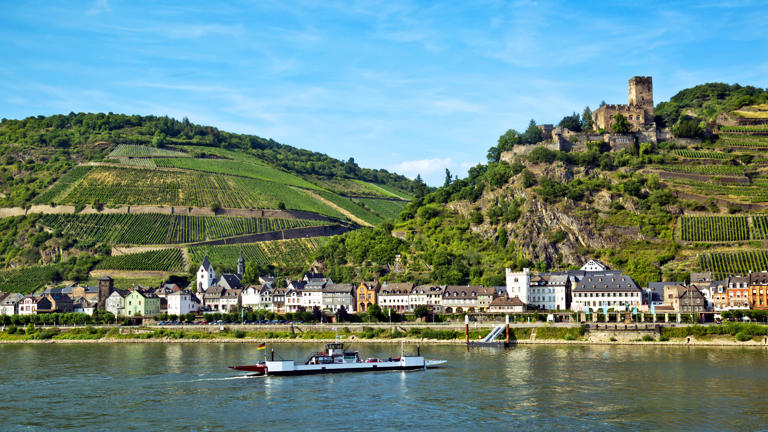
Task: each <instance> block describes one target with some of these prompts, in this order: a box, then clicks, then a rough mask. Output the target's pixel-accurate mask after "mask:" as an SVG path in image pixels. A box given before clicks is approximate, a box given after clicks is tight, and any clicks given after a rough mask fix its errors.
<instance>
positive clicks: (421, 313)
mask: <svg viewBox="0 0 768 432" xmlns="http://www.w3.org/2000/svg"><path fill="white" fill-rule="evenodd" d="M413 314H414V315H415V316H416V318H424V317H426V316H428V315H429V308H428V307H426V306H424V305H420V306H416V308H415V309H414V310H413Z"/></svg>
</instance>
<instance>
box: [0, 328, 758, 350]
mask: <svg viewBox="0 0 768 432" xmlns="http://www.w3.org/2000/svg"><path fill="white" fill-rule="evenodd" d="M489 331H490V329H489V328H482V329H471V330H470V333H469V340H470V342H477V341H479V340H480V339H482V338H483V337H485V336H486V335H487V334H488V332H489ZM336 336H343V337H344V341H345V342H351V343H365V342H382V343H387V342H394V343H399V342H405V343H435V344H463V343H465V341H466V339H465V334H464V332H463V331H460V330H456V329H439V328H431V327H413V328H403V327H398V326H393V327H389V328H386V327H368V326H362V327H357V328H354V329H350V328H349V327H338V331H333V330H331V329H328V328H320V329H318V328H312V326H311V325H310V326H301V327H299V326H296V327H293V328H290V329H282V330H276V329H268V328H267V329H253V328H246V327H241V326H238V325H233V326H223V327H218V328H217V329H216V330H213V329H209V328H206V329H199V330H198V329H181V328H180V329H173V328H158V327H148V326H129V327H118V326H110V327H93V326H90V325H88V326H85V327H76V328H61V327H37V326H35V325H34V324H32V323H30V324H27V325H26V326H14V325H10V326H6V327H5V328H4V329H3V331H2V332H0V343H57V342H59V343H78V342H82V343H89V342H90V343H100V342H103V343H111V342H214V343H216V342H221V343H226V342H232V343H253V342H264V341H272V342H288V343H290V342H326V341H332V340H334V339H335V338H336ZM505 339H506V337H505V335H504V333H503V332H502V334H501V335H500V336H499V338H498V339H497V342H503V341H504V340H505ZM510 342H512V343H517V344H542V345H550V344H601V345H610V344H643V345H649V344H650V345H654V344H655V345H710V346H768V326H766V325H760V324H745V323H726V324H723V325H708V326H700V325H693V326H685V327H663V328H661V331H660V334H659V332H658V331H657V332H642V333H638V332H631V331H620V330H619V331H589V330H587V328H586V327H585V326H580V327H555V326H541V327H522V328H515V327H512V328H511V329H510Z"/></svg>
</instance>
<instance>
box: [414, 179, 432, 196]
mask: <svg viewBox="0 0 768 432" xmlns="http://www.w3.org/2000/svg"><path fill="white" fill-rule="evenodd" d="M414 183H416V185H415V186H414V188H413V192H414V196H415V197H416V198H423V197H424V195H426V194H427V192H429V186H427V184H426V183H424V180H422V179H421V174H416V180H414Z"/></svg>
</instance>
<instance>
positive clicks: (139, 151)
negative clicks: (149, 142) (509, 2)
mask: <svg viewBox="0 0 768 432" xmlns="http://www.w3.org/2000/svg"><path fill="white" fill-rule="evenodd" d="M109 157H110V158H123V157H124V158H188V157H189V155H188V154H187V153H183V152H178V151H173V150H166V149H161V148H156V147H148V146H142V145H134V144H119V145H118V146H117V147H116V148H115V149H114V150H112V153H110V154H109Z"/></svg>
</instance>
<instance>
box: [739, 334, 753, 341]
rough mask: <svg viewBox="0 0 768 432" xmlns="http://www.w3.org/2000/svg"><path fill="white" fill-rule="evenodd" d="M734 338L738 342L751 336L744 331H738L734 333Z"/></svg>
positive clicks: (750, 338) (749, 338)
mask: <svg viewBox="0 0 768 432" xmlns="http://www.w3.org/2000/svg"><path fill="white" fill-rule="evenodd" d="M736 340H737V341H739V342H746V341H748V340H752V336H750V335H748V334H747V333H745V332H738V333H736Z"/></svg>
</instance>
